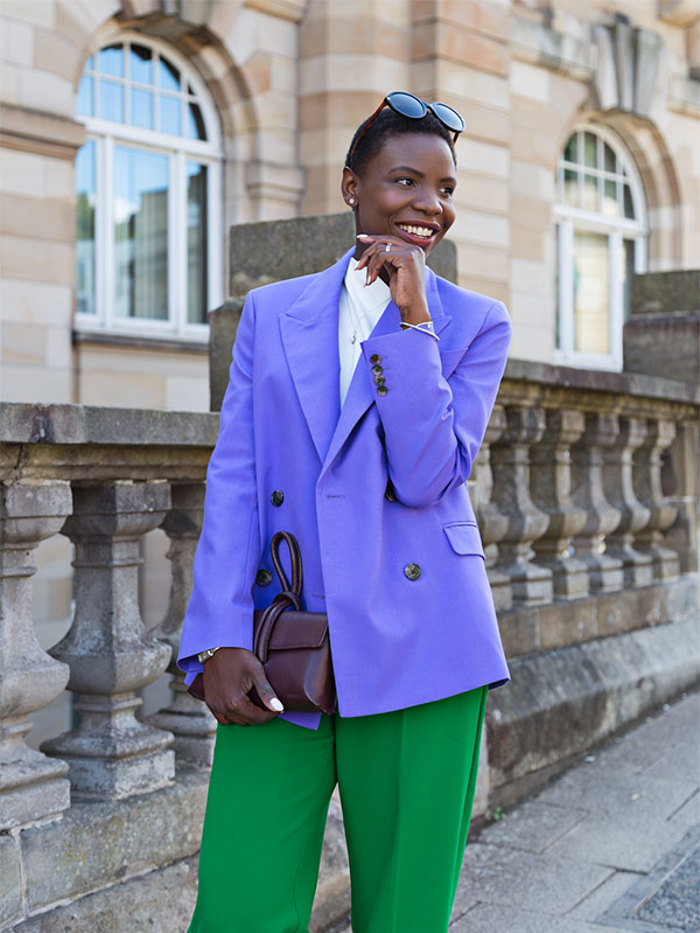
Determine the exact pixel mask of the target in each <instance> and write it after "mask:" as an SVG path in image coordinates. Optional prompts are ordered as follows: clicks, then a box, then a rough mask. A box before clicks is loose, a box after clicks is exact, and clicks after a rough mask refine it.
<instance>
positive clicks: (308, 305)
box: [280, 252, 350, 462]
mask: <svg viewBox="0 0 700 933" xmlns="http://www.w3.org/2000/svg"><path fill="white" fill-rule="evenodd" d="M349 258H350V252H348V253H346V254H345V255H344V256H342V257H341V258H340V259H339V260H338V262H337V263H335V265H333V266H330V267H329V268H328V269H325V270H324V271H323V272H319V274H318V275H316V276H314V277H313V278H312V279H311V280H310V283H309V285H308V287H307V288H306V289H305V290H304V291H303V292H302V294H301V295H300V296H299V297H298V298H297V300H296V301H295V302H294V304H293V305H291V307H289V308H288V309H287V310H286V311H284V312H283V313H282V314H281V315H280V330H281V335H282V343H283V346H284V352H285V354H286V357H287V362H288V364H289V369H290V372H291V375H292V380H293V382H294V388H295V390H296V393H297V395H298V397H299V402H300V404H301V408H302V411H303V413H304V418H305V419H306V423H307V424H308V426H309V432H310V434H311V437H312V439H313V442H314V446H315V447H316V451H317V453H318V456H319V459H320V460H321V462H323V461H324V460H325V457H326V452H327V451H328V446H329V444H330V441H331V438H332V436H333V432H334V430H335V428H336V425H337V423H338V415H339V413H340V382H339V370H340V362H339V358H338V301H339V296H340V288H341V286H342V283H343V277H344V275H345V270H346V269H347V265H348V261H349Z"/></svg>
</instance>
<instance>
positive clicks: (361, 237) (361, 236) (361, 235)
mask: <svg viewBox="0 0 700 933" xmlns="http://www.w3.org/2000/svg"><path fill="white" fill-rule="evenodd" d="M356 239H358V240H371V239H372V236H371V234H369V233H358V234H357V237H356Z"/></svg>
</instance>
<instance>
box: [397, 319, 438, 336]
mask: <svg viewBox="0 0 700 933" xmlns="http://www.w3.org/2000/svg"><path fill="white" fill-rule="evenodd" d="M401 327H404V328H405V327H411V328H413V330H419V331H420V332H421V334H427V335H428V336H429V337H434V338H435V339H436V340H439V339H440V337H439V336H438V335H437V334H436V333H435V326H434V324H433V322H432V321H423V323H422V324H409V323H408V321H401Z"/></svg>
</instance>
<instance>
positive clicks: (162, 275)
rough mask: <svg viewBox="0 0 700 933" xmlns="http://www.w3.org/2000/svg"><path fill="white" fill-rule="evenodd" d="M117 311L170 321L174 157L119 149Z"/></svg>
mask: <svg viewBox="0 0 700 933" xmlns="http://www.w3.org/2000/svg"><path fill="white" fill-rule="evenodd" d="M114 257H115V285H114V292H115V294H114V310H115V314H116V315H117V317H122V318H124V317H137V318H151V319H153V318H157V319H159V320H167V317H168V157H167V156H162V155H155V154H153V153H150V152H140V151H139V150H137V149H127V148H126V147H123V146H115V147H114Z"/></svg>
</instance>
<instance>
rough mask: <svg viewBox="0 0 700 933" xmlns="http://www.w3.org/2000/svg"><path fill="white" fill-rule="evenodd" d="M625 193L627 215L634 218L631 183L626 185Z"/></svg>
mask: <svg viewBox="0 0 700 933" xmlns="http://www.w3.org/2000/svg"><path fill="white" fill-rule="evenodd" d="M623 195H624V201H625V217H629V218H630V219H631V220H634V204H633V203H632V191H631V190H630V186H629V185H625V187H624V188H623Z"/></svg>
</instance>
